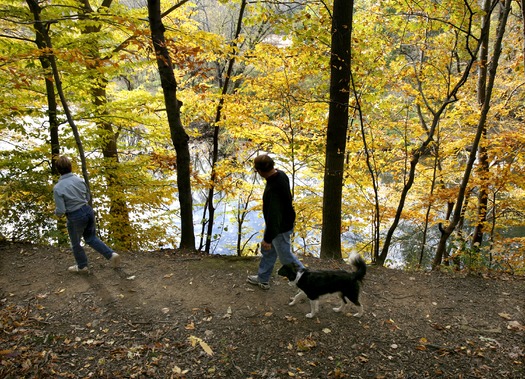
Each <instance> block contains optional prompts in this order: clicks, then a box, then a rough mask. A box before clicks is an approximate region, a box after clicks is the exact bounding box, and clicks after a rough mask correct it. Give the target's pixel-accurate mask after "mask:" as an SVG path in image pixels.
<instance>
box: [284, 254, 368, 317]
mask: <svg viewBox="0 0 525 379" xmlns="http://www.w3.org/2000/svg"><path fill="white" fill-rule="evenodd" d="M349 261H350V264H351V265H352V266H354V267H355V269H356V271H355V272H348V271H344V270H338V271H309V270H307V269H301V270H298V268H297V266H296V265H294V264H286V265H284V266H282V267H281V268H280V269H279V271H277V274H279V275H280V276H284V277H286V278H288V280H289V281H290V285H296V286H297V287H298V288H299V290H300V291H299V293H297V295H295V297H294V298H293V300H292V301H291V302H290V304H289V305H294V304H297V302H298V301H300V300H302V299H304V298H308V299H309V300H310V308H311V310H310V313H308V314H307V315H306V317H308V318H312V317H314V316H315V315H316V314H317V312H318V311H319V297H320V296H322V295H327V294H330V293H339V295H340V296H341V306H340V307H337V308H333V310H334V311H335V312H341V311H342V310H343V308H344V306H345V305H346V303H347V299H348V300H350V301H351V302H352V303H354V304H355V305H356V306H358V307H359V312H358V313H356V314H354V316H355V317H361V316H362V314H363V306H362V305H361V303H359V292H360V289H361V283H362V281H363V278H364V277H365V275H366V263H365V261H364V259H363V258H362V257H361V256H360V255H359V254H357V253H354V254H352V255H351V256H350V259H349Z"/></svg>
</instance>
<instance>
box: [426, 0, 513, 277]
mask: <svg viewBox="0 0 525 379" xmlns="http://www.w3.org/2000/svg"><path fill="white" fill-rule="evenodd" d="M511 2H512V0H505V4H504V5H503V8H502V9H501V11H500V14H499V19H498V29H497V32H496V36H497V37H496V42H495V43H494V54H493V56H492V61H491V63H490V67H489V76H488V82H487V89H486V97H485V102H484V103H483V106H482V108H481V115H480V119H479V122H478V128H477V131H476V136H475V137H474V142H473V143H472V150H471V151H470V155H469V159H468V162H467V166H466V168H465V172H464V174H463V180H462V181H461V185H460V187H459V192H458V197H457V201H456V209H455V210H454V215H453V218H452V220H451V222H450V224H449V225H448V226H447V227H446V228H444V229H443V232H442V234H441V238H440V239H439V244H438V247H437V251H436V256H435V258H434V262H433V263H432V268H433V269H436V268H437V267H438V266H439V265H440V264H441V259H442V257H443V254H444V252H445V249H446V246H447V240H448V237H450V235H451V234H452V232H453V231H454V229H455V227H456V225H457V224H458V222H459V221H460V219H461V215H462V210H463V207H462V206H461V205H462V204H463V200H464V199H465V194H466V193H467V185H468V182H469V179H470V174H471V172H472V169H473V166H474V162H475V161H476V156H477V152H478V148H479V144H480V140H481V137H482V136H483V132H484V130H485V123H486V121H487V114H488V112H489V110H490V99H491V97H492V89H493V87H494V80H495V79H496V72H497V69H498V63H499V57H500V55H501V47H502V40H503V35H504V34H505V28H506V26H507V18H508V15H509V12H510V8H511ZM483 29H485V28H483Z"/></svg>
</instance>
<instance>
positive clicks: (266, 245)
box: [261, 241, 272, 250]
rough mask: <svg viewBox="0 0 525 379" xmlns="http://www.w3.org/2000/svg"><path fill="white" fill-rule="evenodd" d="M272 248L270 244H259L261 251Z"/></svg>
mask: <svg viewBox="0 0 525 379" xmlns="http://www.w3.org/2000/svg"><path fill="white" fill-rule="evenodd" d="M271 248H272V244H271V243H268V242H266V241H262V242H261V249H263V250H270V249H271Z"/></svg>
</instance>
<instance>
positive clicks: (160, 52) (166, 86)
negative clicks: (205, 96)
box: [148, 0, 195, 250]
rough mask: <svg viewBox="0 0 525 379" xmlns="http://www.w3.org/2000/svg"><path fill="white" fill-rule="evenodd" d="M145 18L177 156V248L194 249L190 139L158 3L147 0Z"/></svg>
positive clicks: (154, 0)
mask: <svg viewBox="0 0 525 379" xmlns="http://www.w3.org/2000/svg"><path fill="white" fill-rule="evenodd" d="M148 15H149V22H150V30H151V40H152V42H153V47H154V50H155V56H156V60H157V67H158V69H159V75H160V81H161V85H162V90H163V92H164V102H165V105H166V113H167V116H168V124H169V128H170V134H171V140H172V142H173V146H174V147H175V152H176V154H177V159H176V162H177V187H178V190H179V204H180V215H181V239H180V248H181V249H189V250H195V233H194V229H193V198H192V194H191V181H190V173H191V172H190V164H191V160H190V149H189V143H188V142H189V137H188V134H187V133H186V131H185V130H184V127H183V126H182V121H181V118H180V107H181V103H180V101H178V100H177V82H176V80H175V74H174V72H173V66H172V63H171V58H170V55H169V51H168V48H167V46H166V40H165V37H164V31H165V28H164V25H163V24H162V19H161V12H160V0H148Z"/></svg>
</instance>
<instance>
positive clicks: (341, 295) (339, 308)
mask: <svg viewBox="0 0 525 379" xmlns="http://www.w3.org/2000/svg"><path fill="white" fill-rule="evenodd" d="M340 297H341V305H340V306H339V307H335V308H332V309H333V310H334V312H341V311H342V310H343V309H344V307H345V305H346V301H345V298H344V295H343V294H342V293H341V294H340Z"/></svg>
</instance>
